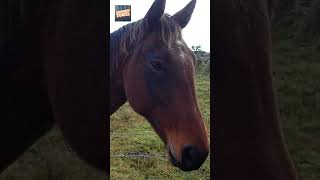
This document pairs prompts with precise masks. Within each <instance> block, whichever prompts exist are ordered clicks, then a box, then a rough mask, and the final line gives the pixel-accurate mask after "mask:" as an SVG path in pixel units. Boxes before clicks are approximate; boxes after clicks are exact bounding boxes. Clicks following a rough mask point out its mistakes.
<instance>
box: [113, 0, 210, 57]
mask: <svg viewBox="0 0 320 180" xmlns="http://www.w3.org/2000/svg"><path fill="white" fill-rule="evenodd" d="M190 1H191V0H167V2H166V9H165V12H166V13H168V14H170V15H173V14H175V13H176V12H178V11H179V10H181V9H182V8H183V7H185V6H186V5H187V4H188V3H189V2H190ZM153 2H154V0H110V8H111V9H110V32H113V31H115V30H117V29H119V28H120V27H122V26H123V25H125V24H128V23H131V22H133V21H137V20H139V19H142V18H143V17H144V16H145V14H146V13H147V12H148V10H149V8H150V7H151V5H152V3H153ZM115 5H131V11H132V14H131V22H119V21H117V22H115V20H114V19H115V17H114V16H115ZM182 35H183V38H184V40H185V41H186V42H187V44H188V46H189V47H190V48H191V46H197V45H201V47H202V50H204V51H207V52H210V0H197V3H196V7H195V9H194V11H193V14H192V17H191V20H190V22H189V24H188V25H187V26H186V27H185V28H184V29H183V30H182Z"/></svg>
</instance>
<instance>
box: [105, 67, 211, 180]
mask: <svg viewBox="0 0 320 180" xmlns="http://www.w3.org/2000/svg"><path fill="white" fill-rule="evenodd" d="M196 88H197V96H198V101H199V105H200V110H201V112H202V114H203V117H204V120H205V124H206V126H207V127H208V130H209V126H210V98H209V97H210V79H209V73H206V72H204V71H201V73H200V71H199V73H197V76H196ZM122 133H123V134H122ZM110 134H111V135H110V139H111V143H110V154H111V158H110V162H111V175H110V177H111V179H210V160H209V158H207V160H206V162H205V163H204V165H203V166H202V167H201V168H200V169H199V170H197V171H193V172H183V171H181V170H179V169H178V168H175V167H174V166H172V165H171V163H170V162H169V161H168V158H167V157H166V154H167V151H166V149H165V146H164V144H163V143H162V141H161V140H160V138H159V137H158V136H157V135H156V133H155V132H153V130H152V128H151V126H150V125H149V123H148V122H147V120H145V119H144V118H142V117H141V116H139V115H137V114H136V113H135V112H133V110H132V109H131V108H130V106H129V105H128V104H125V105H124V106H122V107H121V108H120V109H119V110H118V111H117V112H116V113H115V114H113V115H112V116H111V124H110ZM141 153H146V154H151V157H136V156H133V157H130V156H129V157H119V156H113V155H119V154H121V155H122V154H124V155H132V154H133V155H134V154H141ZM155 155H157V156H155ZM158 156H159V157H158Z"/></svg>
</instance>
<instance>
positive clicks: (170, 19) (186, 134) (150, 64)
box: [109, 0, 209, 171]
mask: <svg viewBox="0 0 320 180" xmlns="http://www.w3.org/2000/svg"><path fill="white" fill-rule="evenodd" d="M195 4H196V1H195V0H193V1H191V2H190V3H189V4H188V5H187V6H186V7H185V8H183V9H182V10H180V11H179V12H178V13H176V14H175V15H173V16H169V15H167V14H164V8H165V0H155V2H154V3H153V4H152V6H151V8H150V9H149V11H148V12H147V14H146V16H145V17H144V18H143V19H141V20H139V21H137V22H133V23H131V24H128V25H126V26H124V27H122V28H120V29H119V30H117V31H115V32H113V33H112V34H111V41H110V50H111V51H110V53H111V62H110V66H111V71H110V78H111V79H110V82H111V92H110V93H111V94H110V95H111V102H110V103H111V106H110V109H109V115H111V114H113V113H114V112H115V111H116V110H117V109H118V108H119V107H120V106H121V105H122V104H124V103H125V102H126V101H128V102H129V103H130V105H131V107H132V108H133V109H134V110H135V111H136V112H137V113H139V114H140V115H142V116H144V117H145V118H146V119H147V120H148V121H149V122H150V123H151V125H152V126H153V128H154V129H155V131H156V132H157V133H158V135H159V136H160V138H161V139H162V140H163V142H164V143H165V144H166V145H167V147H168V151H169V156H170V160H171V162H172V164H173V165H175V166H177V167H179V168H180V169H181V170H183V171H190V170H195V169H198V168H199V167H200V166H201V165H202V164H203V162H204V161H205V160H206V158H207V155H208V151H209V147H208V146H209V145H208V137H207V130H206V128H205V126H204V123H203V119H202V116H201V113H200V110H199V107H198V104H197V99H196V92H195V85H194V71H195V56H194V54H193V52H192V51H191V50H190V49H189V48H188V47H187V45H186V43H185V42H184V40H183V39H182V36H181V29H182V28H184V27H185V26H186V25H187V24H188V22H189V20H190V18H191V15H192V12H193V9H194V7H195Z"/></svg>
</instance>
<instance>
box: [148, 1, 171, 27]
mask: <svg viewBox="0 0 320 180" xmlns="http://www.w3.org/2000/svg"><path fill="white" fill-rule="evenodd" d="M165 6H166V0H155V1H154V2H153V4H152V6H151V8H150V9H149V11H148V12H147V14H146V16H145V17H144V18H143V21H144V22H145V23H146V25H147V27H148V28H151V27H153V26H154V25H155V24H157V23H158V22H159V21H160V19H161V17H162V15H163V13H164V8H165Z"/></svg>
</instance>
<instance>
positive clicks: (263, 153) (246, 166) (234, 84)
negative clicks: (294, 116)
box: [212, 0, 297, 180]
mask: <svg viewBox="0 0 320 180" xmlns="http://www.w3.org/2000/svg"><path fill="white" fill-rule="evenodd" d="M213 7H214V8H213V10H212V12H213V16H212V17H213V37H214V39H213V52H215V53H214V56H215V57H214V59H215V63H214V65H213V67H214V69H213V77H214V80H213V82H212V84H213V90H214V92H213V95H214V97H213V99H214V103H213V104H214V106H213V107H214V112H213V117H214V122H213V124H214V135H213V144H214V149H213V150H214V152H213V153H214V160H213V163H214V165H213V167H214V168H213V175H214V177H215V179H227V180H228V179H237V180H296V179H297V175H296V172H295V170H294V167H293V165H292V162H291V160H290V158H289V155H288V152H287V148H286V145H285V143H284V139H283V135H282V131H281V128H280V126H279V118H278V111H277V108H276V102H275V94H274V89H273V85H272V75H271V66H270V60H271V30H270V24H271V23H270V22H271V1H270V0H261V1H257V0H247V1H243V0H236V1H225V0H215V1H213Z"/></svg>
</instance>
